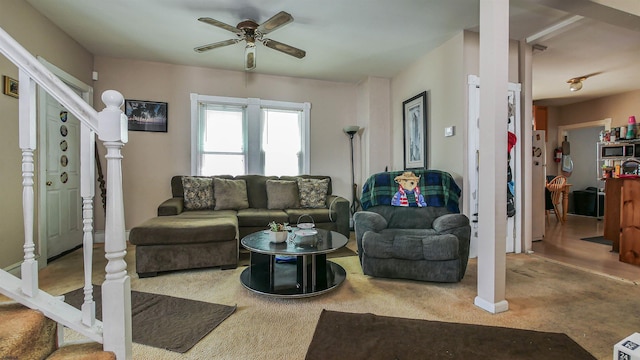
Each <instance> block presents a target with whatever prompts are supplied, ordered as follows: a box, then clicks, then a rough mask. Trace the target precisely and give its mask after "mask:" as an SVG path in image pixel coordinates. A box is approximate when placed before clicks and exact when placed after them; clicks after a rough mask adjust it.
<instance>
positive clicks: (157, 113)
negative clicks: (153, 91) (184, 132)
mask: <svg viewBox="0 0 640 360" xmlns="http://www.w3.org/2000/svg"><path fill="white" fill-rule="evenodd" d="M124 113H125V115H127V119H128V120H129V130H130V131H153V132H167V113H168V112H167V103H166V102H157V101H142V100H125V101H124Z"/></svg>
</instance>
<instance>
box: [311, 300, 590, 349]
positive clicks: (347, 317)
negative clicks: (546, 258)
mask: <svg viewBox="0 0 640 360" xmlns="http://www.w3.org/2000/svg"><path fill="white" fill-rule="evenodd" d="M305 359H307V360H315V359H318V360H320V359H352V360H356V359H368V360H371V359H518V360H522V359H563V360H567V359H576V360H577V359H595V357H593V356H592V355H591V354H589V352H587V351H586V350H585V349H583V348H582V347H581V346H580V345H578V344H577V343H576V342H575V341H573V340H572V339H571V338H569V337H568V336H567V335H565V334H559V333H548V332H540V331H532V330H519V329H511V328H503V327H496V326H482V325H469V324H458V323H447V322H439V321H428V320H415V319H403V318H394V317H387V316H378V315H374V314H353V313H344V312H336V311H328V310H322V313H321V314H320V320H318V325H317V326H316V330H315V333H314V334H313V338H312V340H311V344H310V345H309V349H308V350H307V355H306V358H305Z"/></svg>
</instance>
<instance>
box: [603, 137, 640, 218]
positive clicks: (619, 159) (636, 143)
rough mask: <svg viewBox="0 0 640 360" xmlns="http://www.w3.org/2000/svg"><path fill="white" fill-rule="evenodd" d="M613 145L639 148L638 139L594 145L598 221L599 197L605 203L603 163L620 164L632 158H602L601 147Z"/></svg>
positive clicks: (639, 141) (639, 142)
mask: <svg viewBox="0 0 640 360" xmlns="http://www.w3.org/2000/svg"><path fill="white" fill-rule="evenodd" d="M614 144H620V145H627V144H634V145H635V146H636V147H637V146H640V139H629V140H624V139H622V140H618V141H611V142H605V141H600V142H597V143H596V159H597V160H596V161H597V163H596V165H597V166H596V171H597V172H598V173H597V174H596V179H597V184H598V186H597V188H598V191H597V195H596V217H597V218H598V219H601V218H602V216H600V195H602V196H605V201H606V194H605V191H604V188H605V181H606V178H604V177H603V168H604V165H605V161H608V160H610V161H612V162H615V161H620V163H623V162H625V161H626V160H628V159H629V158H632V157H633V156H619V157H607V158H606V159H603V158H602V147H603V146H607V145H614Z"/></svg>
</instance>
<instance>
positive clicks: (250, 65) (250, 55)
mask: <svg viewBox="0 0 640 360" xmlns="http://www.w3.org/2000/svg"><path fill="white" fill-rule="evenodd" d="M255 68H256V44H255V43H247V46H245V48H244V69H245V70H253V69H255Z"/></svg>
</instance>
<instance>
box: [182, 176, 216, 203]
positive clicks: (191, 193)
mask: <svg viewBox="0 0 640 360" xmlns="http://www.w3.org/2000/svg"><path fill="white" fill-rule="evenodd" d="M182 187H183V188H184V208H185V209H187V210H206V209H213V208H214V206H215V199H214V198H213V179H212V178H209V177H194V176H183V177H182Z"/></svg>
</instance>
